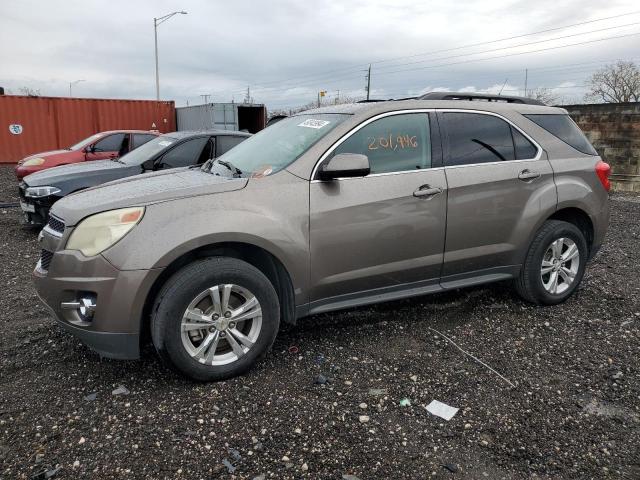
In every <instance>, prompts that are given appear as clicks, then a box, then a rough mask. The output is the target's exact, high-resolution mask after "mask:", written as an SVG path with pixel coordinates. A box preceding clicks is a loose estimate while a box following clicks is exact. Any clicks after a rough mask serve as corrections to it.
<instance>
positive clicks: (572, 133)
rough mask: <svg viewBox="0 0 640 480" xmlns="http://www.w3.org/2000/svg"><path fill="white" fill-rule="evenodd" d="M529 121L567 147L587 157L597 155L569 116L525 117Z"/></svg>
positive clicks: (544, 115) (539, 115) (542, 115)
mask: <svg viewBox="0 0 640 480" xmlns="http://www.w3.org/2000/svg"><path fill="white" fill-rule="evenodd" d="M525 117H527V118H528V119H529V120H531V121H532V122H534V123H535V124H537V125H538V126H540V127H542V128H544V129H545V130H546V131H547V132H549V133H550V134H551V135H553V136H554V137H556V138H559V139H560V140H562V141H563V142H564V143H566V144H567V145H570V146H571V147H573V148H575V149H576V150H578V151H579V152H582V153H586V154H587V155H598V152H596V150H595V148H593V146H592V145H591V144H590V143H589V140H587V137H585V135H584V133H582V130H580V127H578V125H576V124H575V122H574V121H573V120H571V117H569V115H565V114H531V115H525Z"/></svg>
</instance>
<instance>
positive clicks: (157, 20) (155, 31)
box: [153, 10, 187, 100]
mask: <svg viewBox="0 0 640 480" xmlns="http://www.w3.org/2000/svg"><path fill="white" fill-rule="evenodd" d="M177 14H180V15H186V14H187V12H185V11H184V10H182V11H180V12H171V13H168V14H166V15H164V16H162V17H158V18H156V17H153V35H154V41H155V53H156V100H160V73H159V71H158V25H160V24H161V23H163V22H166V21H167V20H169V19H170V18H171V17H173V16H174V15H177Z"/></svg>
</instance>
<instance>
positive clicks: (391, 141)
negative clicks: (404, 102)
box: [333, 113, 431, 173]
mask: <svg viewBox="0 0 640 480" xmlns="http://www.w3.org/2000/svg"><path fill="white" fill-rule="evenodd" d="M338 153H361V154H363V155H366V156H367V157H368V158H369V165H370V166H371V173H389V172H403V171H407V170H416V169H423V168H431V137H430V135H429V116H428V115H427V114H426V113H410V114H402V115H391V116H388V117H384V118H381V119H379V120H375V121H374V122H371V123H370V124H368V125H366V126H364V127H362V128H361V129H360V130H358V131H357V132H356V133H354V134H353V135H351V136H350V137H349V138H347V139H346V140H345V141H344V142H343V143H341V144H340V145H339V146H338V147H337V148H336V149H335V150H334V151H333V155H337V154H338Z"/></svg>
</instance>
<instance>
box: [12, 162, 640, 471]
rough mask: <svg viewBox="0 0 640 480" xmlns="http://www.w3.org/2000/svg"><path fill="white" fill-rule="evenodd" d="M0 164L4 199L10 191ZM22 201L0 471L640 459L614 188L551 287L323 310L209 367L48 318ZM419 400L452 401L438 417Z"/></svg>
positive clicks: (631, 277)
mask: <svg viewBox="0 0 640 480" xmlns="http://www.w3.org/2000/svg"><path fill="white" fill-rule="evenodd" d="M12 174H13V172H12V171H11V169H10V168H6V167H2V168H0V204H4V203H7V202H15V201H17V198H16V182H15V179H14V178H13V177H12ZM19 219H20V216H19V210H18V209H17V208H11V207H8V208H7V207H0V264H1V266H2V267H1V269H0V282H1V283H0V284H1V286H2V293H1V297H0V311H1V312H2V313H0V339H1V340H0V477H2V478H7V479H14V478H49V477H47V475H52V476H51V478H56V479H57V478H61V479H78V478H100V479H104V478H132V479H133V478H150V479H159V478H169V479H174V478H176V479H207V480H208V479H214V478H222V479H228V478H238V479H240V478H242V479H244V478H248V479H254V478H258V479H262V478H277V479H288V478H291V479H292V478H313V479H325V478H326V479H347V480H349V479H351V480H353V479H355V478H359V479H361V480H367V479H382V478H385V479H386V478H393V479H400V478H402V479H405V478H407V479H418V478H427V477H433V478H468V479H471V478H473V479H478V478H480V479H481V478H488V479H502V478H504V479H520V478H543V479H547V478H549V479H550V478H563V479H567V478H570V479H573V478H575V479H585V478H626V479H632V478H634V479H635V478H640V369H639V367H638V360H639V359H640V333H639V332H640V329H639V327H640V296H639V289H640V268H639V266H640V198H639V197H633V196H619V195H617V196H613V201H612V215H611V228H610V232H609V235H608V238H607V242H606V244H605V245H604V247H603V248H602V251H601V252H600V254H599V255H598V256H597V258H596V259H595V260H594V261H593V262H592V263H591V264H590V266H589V267H588V269H587V273H586V276H585V278H584V281H583V283H582V286H581V288H580V290H579V291H578V292H577V293H576V295H574V296H573V297H572V298H571V299H570V300H569V301H568V302H566V303H565V304H563V305H559V306H556V307H546V308H539V307H534V306H531V305H528V304H526V303H523V302H522V301H521V300H519V299H518V298H517V297H516V296H515V294H514V293H513V292H512V291H511V290H510V288H509V286H508V285H507V284H502V283H500V284H494V285H491V286H487V287H482V288H474V289H467V290H460V291H456V292H449V293H446V294H438V295H432V296H426V297H421V298H417V299H413V300H406V301H398V302H392V303H386V304H382V305H378V306H375V307H371V308H360V309H355V310H349V311H344V312H338V313H332V314H326V315H320V316H316V317H312V318H307V319H304V320H302V321H300V322H299V324H298V325H297V326H296V327H289V328H286V329H285V330H284V331H282V332H281V333H280V334H279V336H278V338H277V340H276V344H275V347H274V349H273V351H272V352H271V353H270V354H269V355H268V356H267V359H266V361H265V362H263V363H262V364H260V365H259V366H258V367H257V368H255V369H254V370H253V371H252V372H250V373H249V374H248V375H246V376H244V377H241V378H237V379H234V380H230V381H226V382H223V383H216V384H196V383H192V382H190V381H187V380H185V379H183V378H181V377H179V376H177V375H176V374H174V373H172V372H171V371H169V370H168V369H167V368H165V367H164V366H163V365H162V364H161V363H160V362H159V360H158V358H157V357H156V355H155V352H154V351H153V349H152V348H147V349H146V351H145V353H144V356H143V358H142V360H140V361H136V362H118V361H112V360H101V359H100V358H99V357H98V356H97V355H96V354H94V353H92V352H91V351H90V350H88V349H87V348H86V347H84V346H83V345H81V344H80V343H79V341H77V340H76V339H74V338H73V337H71V336H70V335H68V334H66V333H64V332H63V331H62V330H61V329H60V328H58V326H57V325H56V324H55V323H54V321H53V320H52V319H51V318H50V317H49V316H48V314H47V312H46V311H45V309H44V307H43V306H42V305H41V304H40V303H39V301H38V299H37V297H36V295H35V292H34V289H33V287H32V282H31V271H32V269H33V267H34V265H35V263H36V261H37V258H38V253H39V250H38V247H37V243H36V235H35V234H34V233H33V232H28V231H25V230H23V229H22V228H21V226H20V224H19ZM430 328H433V329H435V330H438V331H439V332H442V333H443V334H445V335H447V336H448V337H450V338H451V339H452V340H453V341H455V342H456V343H457V344H458V345H459V346H460V347H461V348H463V349H464V350H466V351H468V352H469V353H471V354H473V355H475V356H476V357H477V358H479V359H480V360H482V361H483V362H485V363H486V364H487V365H489V366H491V367H492V368H494V369H495V370H496V371H497V372H499V373H500V374H501V375H503V376H504V377H505V378H506V379H507V380H509V381H510V382H512V383H513V384H514V385H515V387H512V386H510V385H509V384H508V383H507V382H506V381H504V380H503V379H501V378H499V377H498V376H497V375H496V374H494V373H493V372H491V371H490V370H488V369H487V368H485V367H483V366H481V365H479V364H478V363H476V362H475V361H473V360H471V359H470V358H469V357H467V356H466V355H464V354H463V353H462V352H461V351H460V350H458V349H457V348H455V347H454V346H453V345H451V344H450V343H448V342H447V341H446V340H444V339H443V338H442V337H440V336H439V335H438V334H436V333H435V332H434V331H432V330H430ZM291 347H296V348H291ZM296 349H297V350H298V352H297V353H293V352H295V350H296ZM319 374H322V375H324V376H325V377H328V378H329V380H330V381H329V382H328V383H326V384H322V385H321V384H316V383H314V380H315V379H316V377H317V376H318V375H319ZM120 386H124V387H126V390H127V391H128V392H129V393H128V394H120V395H115V394H114V393H113V391H114V390H116V389H118V388H119V387H120ZM405 399H408V401H409V402H410V405H405V406H401V404H400V403H401V401H403V400H405ZM434 399H435V400H439V401H442V402H445V403H446V404H448V405H451V406H454V407H457V408H459V409H460V410H459V411H458V413H457V414H456V415H455V416H454V417H453V418H452V419H451V420H450V421H445V420H443V419H441V418H438V417H435V416H433V415H431V414H430V413H428V412H427V411H426V409H425V407H426V405H427V404H429V402H431V401H432V400H434ZM406 403H407V402H406V400H405V401H404V402H403V404H406ZM367 418H368V421H367ZM56 468H58V470H56Z"/></svg>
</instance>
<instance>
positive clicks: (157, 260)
mask: <svg viewBox="0 0 640 480" xmlns="http://www.w3.org/2000/svg"><path fill="white" fill-rule="evenodd" d="M275 177H280V178H279V179H278V180H276V179H275ZM279 184H281V185H279ZM251 187H253V188H251ZM308 233H309V183H308V182H307V181H304V180H302V179H299V178H297V177H295V176H293V175H291V174H288V173H286V174H285V175H283V176H280V175H276V176H274V178H273V179H271V180H269V179H268V178H265V179H261V180H259V181H255V182H253V181H252V182H249V186H247V187H246V188H244V189H242V190H236V191H230V192H225V193H222V194H215V195H204V196H197V197H191V198H183V199H178V200H173V201H168V202H162V203H157V204H153V205H148V206H147V207H146V211H145V215H144V217H143V219H142V221H141V222H140V223H139V224H138V225H137V226H136V227H135V228H134V229H133V230H132V231H131V232H130V233H129V234H128V235H126V236H125V237H124V238H123V239H122V240H121V241H120V242H118V243H116V245H114V246H113V247H111V248H110V249H108V250H107V251H105V252H104V253H103V255H104V256H105V258H107V260H108V261H109V262H111V263H112V264H113V265H114V266H115V267H116V268H118V269H120V270H139V269H145V270H147V269H155V268H164V267H166V266H168V265H170V264H171V263H172V262H173V261H174V260H176V259H177V258H179V257H181V256H183V255H184V254H186V253H188V252H190V251H193V250H196V249H199V248H201V247H204V246H208V245H215V244H220V243H227V242H235V243H246V244H249V245H253V246H256V247H260V248H262V249H264V250H266V251H267V252H269V253H271V254H272V255H273V256H274V257H276V258H277V259H278V260H279V261H280V262H281V263H282V264H283V265H284V267H285V268H286V269H287V271H288V273H289V275H290V277H291V280H292V282H293V287H294V291H295V293H296V297H300V295H302V292H306V291H307V289H308V288H307V287H308V281H309V239H308V238H309V237H308ZM301 298H302V297H301Z"/></svg>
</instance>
